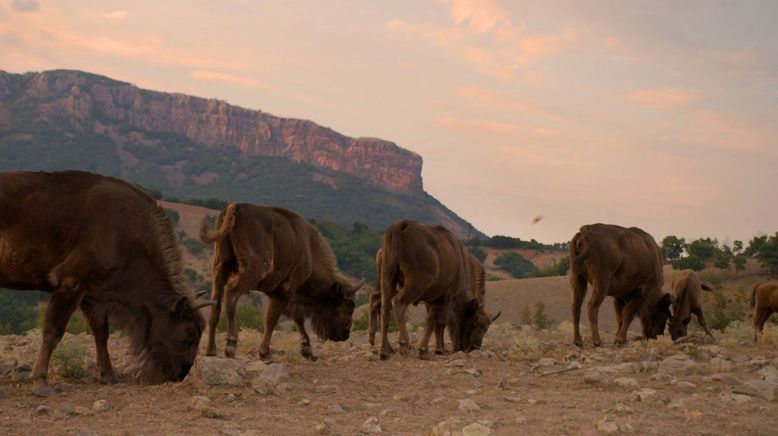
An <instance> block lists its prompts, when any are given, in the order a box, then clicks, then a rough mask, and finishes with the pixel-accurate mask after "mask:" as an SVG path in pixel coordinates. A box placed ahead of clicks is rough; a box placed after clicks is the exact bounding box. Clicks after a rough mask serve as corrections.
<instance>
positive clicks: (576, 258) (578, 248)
mask: <svg viewBox="0 0 778 436" xmlns="http://www.w3.org/2000/svg"><path fill="white" fill-rule="evenodd" d="M584 230H585V229H584V228H581V231H580V232H578V233H576V234H575V236H573V240H572V241H570V263H571V264H572V265H574V266H575V267H576V268H580V267H581V266H582V265H583V262H584V260H586V258H587V257H589V245H588V244H587V243H586V241H585V240H584V235H583V232H584Z"/></svg>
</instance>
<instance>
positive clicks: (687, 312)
mask: <svg viewBox="0 0 778 436" xmlns="http://www.w3.org/2000/svg"><path fill="white" fill-rule="evenodd" d="M703 290H705V291H712V290H713V289H711V288H710V287H709V286H708V285H707V284H705V283H702V282H700V279H699V277H697V273H695V272H694V271H692V270H690V269H685V270H683V271H680V272H678V274H676V276H675V278H674V279H673V290H672V293H671V295H672V304H671V309H672V316H671V317H670V321H668V323H667V327H668V328H669V330H670V336H671V337H672V338H673V340H676V339H678V338H681V337H684V336H686V335H687V327H688V326H689V322H691V320H692V318H691V314H694V315H695V316H696V317H697V321H699V323H700V325H701V326H702V328H703V329H705V333H706V334H707V335H708V336H711V337H712V336H713V333H712V332H711V331H710V329H709V328H708V323H706V322H705V316H703V314H702V304H701V303H700V302H701V299H702V291H703Z"/></svg>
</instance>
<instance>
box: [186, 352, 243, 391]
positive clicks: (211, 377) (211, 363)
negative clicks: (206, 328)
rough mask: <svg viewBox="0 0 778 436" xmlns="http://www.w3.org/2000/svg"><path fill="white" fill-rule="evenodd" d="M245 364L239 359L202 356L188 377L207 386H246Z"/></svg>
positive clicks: (196, 361)
mask: <svg viewBox="0 0 778 436" xmlns="http://www.w3.org/2000/svg"><path fill="white" fill-rule="evenodd" d="M244 374H245V365H244V364H243V362H241V361H240V360H237V359H227V358H223V357H216V356H200V357H198V358H197V359H195V364H194V367H193V368H192V371H190V372H189V376H187V378H191V379H192V380H193V381H194V382H195V383H197V384H203V385H205V386H244V385H245V382H244V380H243V376H244Z"/></svg>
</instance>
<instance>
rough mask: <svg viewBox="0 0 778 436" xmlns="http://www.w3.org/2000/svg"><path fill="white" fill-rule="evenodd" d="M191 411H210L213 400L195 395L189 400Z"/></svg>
mask: <svg viewBox="0 0 778 436" xmlns="http://www.w3.org/2000/svg"><path fill="white" fill-rule="evenodd" d="M188 407H189V410H196V411H198V412H202V411H204V410H208V408H209V407H211V399H210V398H208V397H204V396H202V395H195V396H194V397H192V398H190V399H189V405H188Z"/></svg>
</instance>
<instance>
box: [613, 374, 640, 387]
mask: <svg viewBox="0 0 778 436" xmlns="http://www.w3.org/2000/svg"><path fill="white" fill-rule="evenodd" d="M613 383H614V384H615V385H616V386H619V387H622V388H630V389H637V388H639V387H640V385H639V384H638V381H637V380H635V379H634V378H632V377H619V378H617V379H615V380H613Z"/></svg>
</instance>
